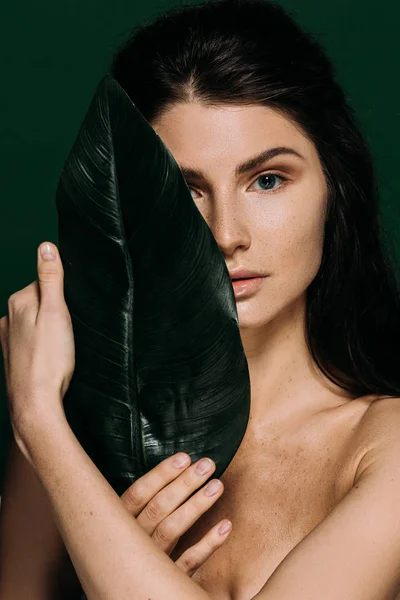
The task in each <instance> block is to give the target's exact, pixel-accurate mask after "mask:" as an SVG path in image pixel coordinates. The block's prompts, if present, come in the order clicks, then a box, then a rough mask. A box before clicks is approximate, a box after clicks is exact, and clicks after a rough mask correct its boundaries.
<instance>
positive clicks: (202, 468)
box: [196, 458, 212, 475]
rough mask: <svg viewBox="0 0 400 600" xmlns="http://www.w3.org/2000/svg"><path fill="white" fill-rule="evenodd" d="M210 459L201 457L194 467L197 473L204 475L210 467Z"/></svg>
mask: <svg viewBox="0 0 400 600" xmlns="http://www.w3.org/2000/svg"><path fill="white" fill-rule="evenodd" d="M211 465H212V463H211V460H210V459H209V458H203V459H202V460H201V461H200V462H199V464H198V465H197V467H196V473H198V475H204V474H205V473H207V471H209V470H210V469H211Z"/></svg>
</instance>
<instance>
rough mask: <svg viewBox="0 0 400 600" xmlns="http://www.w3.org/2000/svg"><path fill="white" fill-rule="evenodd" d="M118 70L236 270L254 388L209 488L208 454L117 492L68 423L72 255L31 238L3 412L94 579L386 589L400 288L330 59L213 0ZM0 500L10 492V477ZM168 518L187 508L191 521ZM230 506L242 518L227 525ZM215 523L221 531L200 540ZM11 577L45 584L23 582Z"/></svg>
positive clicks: (235, 595) (398, 407) (237, 593)
mask: <svg viewBox="0 0 400 600" xmlns="http://www.w3.org/2000/svg"><path fill="white" fill-rule="evenodd" d="M112 74H113V76H114V77H115V78H116V79H117V80H118V81H119V82H120V84H121V85H122V86H123V87H124V88H125V90H126V91H127V92H128V94H129V95H130V97H131V98H132V100H133V102H134V103H135V104H136V106H137V108H139V110H140V111H141V112H142V114H143V115H144V116H145V117H146V119H147V120H148V121H149V122H150V123H151V125H152V126H153V127H154V129H155V130H156V132H157V133H158V135H160V137H161V138H162V139H163V141H164V143H165V144H166V145H167V146H168V148H169V149H170V150H171V152H172V154H173V155H174V157H175V159H176V160H177V162H178V164H179V165H180V167H181V170H182V172H183V174H184V176H185V177H186V181H187V184H188V186H189V188H190V189H191V191H192V193H193V198H194V201H195V202H196V204H197V206H198V208H199V210H200V211H201V213H202V214H203V216H204V218H205V219H206V221H207V223H208V225H209V227H210V228H211V230H212V232H213V234H214V236H215V238H216V240H217V242H218V244H219V247H220V249H221V251H222V253H223V255H224V258H225V261H226V264H227V266H228V268H229V271H230V273H231V277H232V279H236V278H239V280H237V281H236V282H235V281H233V287H234V290H235V297H236V302H237V309H238V316H239V325H240V332H241V337H242V341H243V346H244V349H245V353H246V357H247V360H248V364H249V371H250V381H251V390H252V397H251V413H250V420H249V425H248V428H247V431H246V434H245V437H244V439H243V441H242V444H241V445H240V447H239V450H238V452H237V453H236V455H235V457H234V459H233V460H232V462H231V463H230V465H229V467H228V469H227V470H226V472H225V473H224V474H223V476H222V477H221V480H222V482H223V489H224V491H225V493H224V495H223V498H221V494H222V487H220V490H219V492H218V493H217V496H218V498H220V501H219V502H215V501H213V502H211V501H208V500H207V501H206V500H205V499H204V498H205V496H204V495H202V491H201V490H200V491H199V494H198V495H196V498H197V501H195V502H194V503H193V502H191V501H190V500H188V501H186V499H187V497H188V496H189V495H190V494H191V492H192V491H193V490H194V489H196V488H197V487H199V486H200V485H201V484H202V482H203V481H204V480H205V479H206V478H207V477H209V475H210V472H209V473H208V474H206V477H204V479H201V477H200V476H199V475H196V474H195V469H194V465H192V466H182V467H181V470H179V469H178V471H176V470H175V471H174V470H173V467H172V463H171V462H169V459H167V461H164V463H161V464H160V465H158V466H157V467H156V469H153V471H151V472H150V473H147V474H146V475H145V477H144V478H141V479H140V480H138V482H135V484H134V485H133V486H132V488H131V491H130V494H129V500H126V501H125V504H124V503H123V502H121V499H120V498H118V496H117V495H116V494H115V493H114V491H113V490H112V489H111V488H110V486H109V485H108V484H107V482H106V481H105V480H104V478H103V477H102V476H101V474H100V473H99V472H98V470H97V469H96V468H95V467H94V465H93V463H92V462H91V461H90V460H89V458H88V457H87V455H86V454H85V453H84V451H83V450H82V448H81V446H80V445H79V444H78V442H77V440H76V438H75V436H74V435H73V433H72V431H71V430H70V428H69V426H68V424H67V422H66V419H65V415H64V412H63V406H62V398H63V395H64V394H65V391H66V389H67V388H68V384H69V381H70V378H71V376H72V372H73V368H74V346H73V335H72V331H71V326H70V318H69V314H68V310H67V308H66V305H65V302H64V298H63V286H62V275H63V271H62V265H61V261H60V258H59V255H58V253H57V251H56V248H55V247H54V246H53V249H54V250H55V258H53V259H52V260H48V261H46V260H44V259H42V258H40V256H39V255H38V281H37V282H34V283H32V284H31V285H30V286H27V288H24V289H23V290H20V291H19V292H17V293H16V294H14V295H13V296H12V297H11V299H10V303H9V315H8V317H7V316H5V317H3V318H2V319H1V321H0V324H1V342H2V348H3V354H4V359H5V367H6V373H7V375H6V376H7V387H8V395H9V404H10V415H11V420H12V425H13V431H14V435H15V439H16V444H17V447H18V449H19V451H20V452H21V453H22V455H23V457H24V458H25V460H26V462H27V463H28V464H29V466H30V468H31V472H33V473H34V474H35V477H36V478H37V480H38V481H40V490H45V497H46V501H48V505H46V504H45V502H44V501H43V502H42V503H41V504H40V503H39V501H38V506H39V504H40V507H41V510H42V511H43V512H44V511H45V510H46V509H45V507H46V506H47V510H48V511H50V510H51V511H52V513H51V514H52V516H53V519H54V523H55V524H56V526H57V528H58V529H59V531H60V534H61V536H62V540H63V542H64V544H65V547H66V548H67V550H68V553H69V555H70V557H71V560H72V563H73V565H74V567H75V569H76V572H77V574H78V576H79V579H80V581H81V583H82V586H83V589H84V591H85V594H86V596H87V598H88V599H89V600H92V599H94V598H96V600H97V599H99V598H107V599H112V600H113V599H114V598H115V599H118V600H120V599H122V598H135V600H141V599H146V600H147V599H148V598H151V599H152V600H158V599H162V600H169V599H174V600H181V599H182V600H187V599H189V598H190V599H191V600H192V599H193V600H197V599H199V600H203V599H204V600H207V599H210V598H212V599H214V600H250V599H251V598H257V600H275V599H279V600H286V599H289V598H290V599H292V598H294V597H295V598H296V599H297V600H306V599H307V600H317V599H318V600H320V598H322V597H323V598H326V599H328V598H329V599H330V600H339V599H340V600H343V599H344V598H346V599H347V598H348V599H351V600H377V599H379V600H384V599H385V600H389V599H390V600H392V599H395V598H396V596H397V593H398V586H399V583H400V570H399V566H400V518H399V516H400V512H399V511H400V509H399V506H400V459H399V456H400V436H399V435H398V429H399V419H400V375H399V370H398V364H399V359H400V350H399V342H400V293H399V288H398V281H397V279H396V277H395V275H394V273H393V271H392V269H391V267H390V264H389V260H388V258H387V255H386V251H385V248H384V245H383V243H382V241H381V239H380V232H379V222H378V221H379V218H378V217H379V214H378V193H377V186H376V181H375V176H374V170H373V165H372V161H371V157H370V153H369V151H368V149H367V147H366V145H365V143H364V141H363V138H362V136H361V134H360V132H359V130H358V129H357V126H356V124H355V119H354V116H353V114H352V110H351V109H350V108H349V106H348V105H347V103H346V99H345V96H344V94H343V92H342V90H341V89H340V87H339V85H338V84H337V83H336V81H335V79H334V73H333V68H332V65H331V63H330V61H329V59H328V58H327V57H326V55H325V53H324V51H323V50H322V48H321V47H320V45H319V44H318V43H317V42H316V41H315V40H313V39H311V38H310V37H309V36H308V35H307V34H306V33H304V32H303V31H301V29H300V28H299V27H298V26H297V25H296V24H295V23H294V22H293V21H292V20H291V19H290V18H289V16H288V15H287V14H286V13H285V12H284V11H283V9H282V8H280V7H279V6H278V5H275V4H272V3H269V2H266V1H262V0H243V1H240V0H221V1H219V2H208V3H204V4H201V5H197V6H193V7H190V6H189V7H183V8H181V9H179V10H176V11H172V12H171V13H169V14H167V15H165V16H163V17H161V18H160V19H158V20H157V21H156V22H155V23H154V24H151V25H147V26H145V27H143V28H140V29H138V30H136V31H135V32H134V35H133V36H132V38H131V39H130V40H129V41H128V42H127V43H126V44H125V45H124V47H123V48H121V50H120V52H119V53H118V54H117V55H116V57H115V60H114V62H113V66H112ZM243 270H244V271H245V272H244V273H243ZM246 277H249V278H250V279H249V280H248V281H246V280H245V279H244V278H246ZM55 332H57V335H55ZM22 348H23V349H24V350H23V351H22ZM211 472H212V469H211ZM10 485H11V484H10ZM17 487H18V486H17V484H15V486H14V489H17ZM40 493H42V491H40V492H39V491H38V492H37V494H38V496H39V495H40ZM19 494H20V496H19V497H21V494H22V493H21V492H19ZM17 495H18V494H17V492H15V496H16V497H17ZM10 498H11V494H10ZM3 502H4V506H3V511H4V512H5V510H6V508H7V484H6V487H5V494H4V499H3ZM190 502H191V503H190ZM196 502H197V503H196ZM207 502H208V504H206V503H207ZM8 503H9V506H10V508H9V509H8V510H9V512H10V514H11V500H9V501H8ZM128 508H129V510H128ZM38 510H39V509H38ZM130 513H131V514H130ZM132 514H133V516H134V517H135V518H133V519H132V516H131V515H132ZM177 516H179V517H182V519H183V521H185V524H186V525H188V524H189V525H188V527H187V528H185V527H183V526H181V531H180V532H179V534H177V532H178V529H179V525H178V524H177ZM226 517H229V519H231V521H232V523H233V528H232V533H231V534H230V535H229V536H228V537H225V538H218V534H217V532H216V527H217V526H219V524H220V523H221V520H223V521H224V522H226V520H225V518H226ZM8 522H9V523H10V522H11V517H10V519H9V520H8V521H7V519H6V518H5V517H4V520H3V524H2V527H3V531H5V530H6V529H7V523H8ZM54 523H53V525H54ZM215 524H217V525H215ZM16 528H17V526H16V525H15V526H14V533H13V530H12V526H11V525H9V526H8V536H9V539H13V540H14V541H15V540H16V539H17V537H18V535H17V533H15V530H16ZM186 529H187V531H186ZM156 531H158V533H157V534H154V532H156ZM183 531H185V532H186V533H184V534H183V535H181V534H182V533H183ZM177 535H181V537H180V539H179V540H177ZM225 535H226V534H225ZM38 536H39V534H38ZM202 536H203V537H202ZM5 538H6V535H5V534H4V533H3V540H5ZM20 539H21V540H22V536H20ZM43 540H44V542H43V543H44V544H45V545H46V548H47V549H48V556H49V557H50V558H48V559H47V563H46V565H45V566H43V562H44V561H42V563H40V564H41V566H40V568H41V572H42V573H43V572H45V573H46V574H47V575H49V573H51V572H54V569H55V567H54V565H55V562H56V558H54V563H53V564H52V565H50V566H49V563H50V561H51V560H52V558H53V557H55V555H56V554H57V556H58V555H59V554H60V553H61V552H62V549H61V548H62V547H61V543H60V542H59V539H58V538H57V536H56V533H55V529H54V528H53V529H52V528H51V526H50V525H48V535H47V537H46V535H45V534H43ZM49 540H50V541H49ZM205 540H206V541H205ZM218 540H219V541H218ZM225 540H226V541H225ZM199 541H200V542H199ZM207 542H209V543H210V544H211V546H212V550H215V549H216V548H218V551H217V552H212V551H210V550H209V551H208V552H209V554H208V556H207V555H206V554H207V551H205V550H204V548H205V546H206V544H207ZM21 543H22V542H21ZM24 543H25V546H24V548H26V547H27V545H28V543H27V542H26V541H25V538H24ZM2 546H3V550H2V554H3V556H5V551H4V548H5V546H6V543H5V541H3V542H2ZM4 561H5V559H4ZM175 561H176V562H175ZM19 564H20V563H19ZM35 564H36V566H38V565H39V561H37V562H36V563H35ZM19 568H20V567H19ZM52 568H53V571H52ZM11 570H12V567H11V566H10V564H9V563H8V571H9V572H10V571H11ZM6 571H7V569H5V570H4V571H3V573H5V575H3V578H4V577H6V576H7V573H6ZM31 573H32V574H31V578H32V581H34V582H35V583H36V581H37V580H35V574H34V573H33V571H31ZM35 573H37V571H35ZM11 578H12V577H11V576H10V578H9V581H11ZM14 585H16V584H14ZM3 589H4V590H6V586H5V585H4V586H3ZM14 589H15V587H14ZM37 589H39V588H38V587H37ZM43 589H44V587H43ZM7 594H8V595H7ZM0 595H1V597H2V599H3V598H4V599H5V600H8V598H11V597H12V598H13V599H14V598H21V599H22V598H25V597H29V598H31V599H32V598H33V596H28V595H25V596H24V595H23V592H21V594H20V595H17V594H16V593H15V592H14V595H12V590H11V584H10V585H9V586H8V588H7V593H6V592H5V591H4V592H3V593H2V594H1V588H0ZM37 597H38V598H39V596H37ZM43 597H44V596H42V598H43ZM48 597H51V596H48ZM58 597H60V596H58ZM399 598H400V596H399Z"/></svg>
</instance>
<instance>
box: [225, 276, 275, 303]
mask: <svg viewBox="0 0 400 600" xmlns="http://www.w3.org/2000/svg"><path fill="white" fill-rule="evenodd" d="M266 278H267V276H265V275H264V276H262V277H260V276H258V277H243V278H242V279H232V287H233V291H234V294H235V299H236V300H238V299H239V298H244V297H247V296H251V294H254V293H255V292H256V291H257V290H259V289H260V287H261V286H262V285H263V283H264V281H265V279H266Z"/></svg>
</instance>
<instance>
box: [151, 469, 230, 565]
mask: <svg viewBox="0 0 400 600" xmlns="http://www.w3.org/2000/svg"><path fill="white" fill-rule="evenodd" d="M223 492H224V485H223V483H222V481H220V480H219V479H212V480H211V481H210V482H209V483H208V484H207V485H206V486H204V487H203V488H202V489H201V490H199V491H198V492H197V493H196V494H194V495H193V496H192V497H191V498H189V500H187V501H186V502H185V503H184V504H182V506H180V507H179V508H177V509H176V510H175V511H174V512H173V513H172V514H170V515H169V516H168V517H166V518H165V519H164V520H163V521H161V523H160V524H159V525H158V526H157V527H156V528H155V529H154V532H153V534H152V539H153V540H154V542H155V543H156V544H157V546H159V548H161V550H163V551H164V552H167V554H170V553H171V552H172V550H173V548H174V547H175V545H176V543H177V541H178V540H179V538H180V537H181V536H182V535H183V534H184V533H185V532H186V531H187V530H188V529H190V527H191V526H192V525H193V524H194V523H195V522H196V521H197V520H198V519H199V518H200V516H201V515H203V514H204V513H205V512H206V511H207V510H208V509H209V508H210V507H211V506H212V505H213V504H214V503H215V502H216V501H217V500H218V498H220V497H221V496H222V494H223Z"/></svg>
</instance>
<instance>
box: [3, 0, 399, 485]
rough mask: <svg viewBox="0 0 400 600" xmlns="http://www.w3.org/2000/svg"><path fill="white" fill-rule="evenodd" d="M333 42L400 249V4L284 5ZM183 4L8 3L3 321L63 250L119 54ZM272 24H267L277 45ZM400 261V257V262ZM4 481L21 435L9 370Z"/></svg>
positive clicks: (336, 0)
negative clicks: (70, 184)
mask: <svg viewBox="0 0 400 600" xmlns="http://www.w3.org/2000/svg"><path fill="white" fill-rule="evenodd" d="M281 3H282V5H283V6H284V7H286V8H287V9H289V10H290V11H291V12H292V14H293V15H294V16H295V18H296V19H297V20H298V22H300V23H301V24H302V25H303V26H304V27H306V28H307V29H308V30H309V31H311V32H312V33H314V34H315V35H317V36H318V37H319V39H321V40H322V42H323V43H324V44H325V47H326V48H327V50H328V52H329V53H330V55H331V56H332V58H333V60H334V62H335V64H336V66H337V70H338V76H339V80H340V81H341V83H342V85H343V86H344V88H345V90H346V92H347V96H348V98H349V101H350V103H351V104H352V106H353V107H354V108H355V109H356V111H357V114H358V117H359V122H360V124H361V126H362V129H363V131H364V133H365V135H366V138H367V140H368V141H369V143H370V145H371V147H372V151H373V154H374V157H375V160H376V164H377V169H378V175H379V180H380V185H381V196H382V210H383V214H384V227H385V230H386V231H387V234H388V235H389V236H390V238H393V247H394V248H395V249H397V248H400V233H399V229H400V227H399V224H400V202H399V200H398V197H399V192H400V183H399V178H398V174H399V166H398V164H397V160H398V151H397V143H398V142H397V140H398V139H399V138H400V118H399V114H400V109H399V92H400V85H399V58H400V44H399V34H398V30H399V24H400V4H399V3H398V2H397V0H391V1H389V2H387V1H386V2H382V3H381V4H378V5H377V3H376V2H375V1H374V0H368V1H366V0H333V1H331V2H321V0H301V2H299V1H298V2H295V1H294V0H282V2H281ZM176 4H177V3H176V2H173V1H172V0H167V1H166V0H164V1H158V2H154V1H152V0H147V1H146V2H144V0H141V1H140V2H138V1H136V0H130V2H126V1H125V0H113V1H112V2H111V1H110V0H108V1H105V0H79V1H78V0H57V2H54V0H37V1H36V2H35V3H33V2H30V3H27V2H25V3H19V2H18V0H16V1H15V3H7V4H6V5H5V6H3V8H2V17H1V23H0V40H1V42H0V43H1V46H2V47H1V53H0V65H1V83H0V165H1V184H2V195H1V222H0V240H1V241H0V244H1V254H0V257H1V258H0V272H1V281H0V316H2V315H4V314H7V300H8V297H9V296H10V295H11V294H12V293H13V292H15V291H17V290H19V289H21V288H23V287H25V286H26V285H28V284H29V283H31V282H32V281H33V280H35V279H36V248H37V246H38V245H39V244H40V243H41V242H42V241H44V240H50V241H53V242H55V243H57V213H56V209H55V203H54V195H55V189H56V185H57V180H58V177H59V174H60V172H61V169H62V166H63V163H64V161H65V159H66V157H67V154H68V152H69V149H70V148H71V145H72V143H73V141H74V139H75V136H76V134H77V131H78V128H79V126H80V123H81V121H82V119H83V117H84V115H85V112H86V110H87V108H88V105H89V102H90V100H91V97H92V95H93V93H94V90H95V88H96V86H97V84H98V82H99V80H100V78H101V77H102V75H103V73H104V72H105V71H106V70H107V68H108V64H109V60H110V57H111V55H112V53H113V51H114V49H115V48H116V47H117V46H118V44H119V43H120V42H122V41H123V39H124V38H125V37H126V35H127V34H128V32H129V30H130V29H131V27H132V26H133V25H134V24H136V23H139V22H143V21H148V20H151V19H152V18H153V17H154V16H155V15H157V14H159V13H160V12H163V11H165V10H167V9H168V8H169V7H171V6H173V5H176ZM268 27H269V24H268V23H267V22H266V23H265V34H266V35H268ZM396 252H397V250H396ZM0 369H1V370H0V481H1V478H2V474H3V468H4V463H5V452H6V447H7V440H8V436H9V434H10V425H9V421H8V416H7V404H6V397H5V384H4V373H3V361H2V360H1V361H0Z"/></svg>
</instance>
